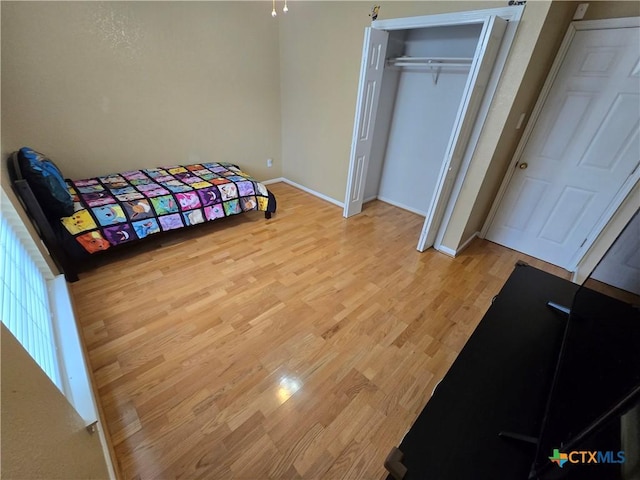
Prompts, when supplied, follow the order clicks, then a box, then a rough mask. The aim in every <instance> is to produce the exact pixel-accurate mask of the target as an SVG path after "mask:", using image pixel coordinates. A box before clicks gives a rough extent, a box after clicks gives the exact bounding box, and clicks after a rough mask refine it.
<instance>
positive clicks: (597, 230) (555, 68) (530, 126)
mask: <svg viewBox="0 0 640 480" xmlns="http://www.w3.org/2000/svg"><path fill="white" fill-rule="evenodd" d="M634 27H640V17H625V18H611V19H605V20H588V21H578V22H571V23H570V24H569V28H568V30H567V33H566V34H565V36H564V39H563V40H562V44H561V45H560V49H559V50H558V53H557V55H556V58H555V60H554V61H553V65H552V66H551V70H550V71H549V75H548V76H547V79H546V80H545V83H544V86H543V87H542V90H541V92H540V95H539V96H538V99H537V100H536V104H535V106H534V108H533V111H532V112H531V117H530V118H529V121H528V122H527V125H526V126H525V129H524V132H523V134H522V138H521V139H520V142H519V143H518V147H517V148H516V151H515V153H514V155H513V158H512V160H511V162H510V164H509V167H508V168H507V173H506V174H505V176H504V178H503V179H502V183H501V184H500V188H499V190H498V193H497V194H496V196H495V198H494V200H493V203H492V205H491V209H490V210H489V214H488V215H487V218H486V220H485V222H484V225H483V226H482V230H481V231H480V235H479V236H480V238H485V236H486V235H487V233H488V231H489V229H490V228H491V225H492V224H493V221H494V220H495V217H496V214H497V212H498V209H499V208H500V205H501V204H502V201H503V200H504V197H505V194H506V192H507V189H508V188H509V184H510V182H511V180H512V179H513V176H514V174H515V172H516V167H517V166H518V164H519V163H520V160H521V158H522V155H523V153H524V150H525V148H526V146H527V144H528V142H529V139H530V137H531V134H532V133H533V130H534V128H535V126H536V124H537V122H538V117H539V116H540V114H541V113H542V108H543V107H544V104H545V103H546V100H547V97H548V96H549V93H550V92H551V88H552V86H553V83H554V82H555V80H556V78H557V76H558V73H559V71H560V68H561V67H562V64H563V63H564V60H565V58H566V56H567V52H568V51H569V47H570V46H571V42H572V41H573V38H574V37H575V35H576V33H577V32H578V31H586V30H605V29H618V28H634ZM639 180H640V168H637V167H636V169H635V170H634V171H633V172H632V173H631V174H630V175H629V177H628V178H627V179H626V180H625V182H624V184H623V185H622V186H621V188H620V190H619V191H618V193H617V194H616V196H615V198H614V200H613V202H612V203H611V205H610V207H609V208H608V209H607V210H606V212H605V214H604V215H603V216H602V218H601V219H600V220H599V221H598V222H597V223H596V225H595V226H594V228H593V229H592V230H591V231H590V232H589V233H587V238H585V240H584V242H583V243H582V245H581V246H580V247H579V248H578V250H577V251H576V252H575V253H574V254H573V255H572V257H571V259H570V260H569V262H568V264H567V266H566V267H565V268H566V270H568V271H569V272H575V271H576V270H577V269H578V267H579V266H580V264H581V263H582V261H583V259H584V258H585V256H586V255H587V253H588V252H589V250H590V249H591V247H592V246H593V244H594V242H595V241H596V240H597V239H598V238H599V237H600V235H601V234H603V233H604V232H605V229H606V228H607V225H608V223H609V221H610V220H611V219H612V217H613V216H614V215H615V213H616V212H617V211H618V210H619V208H620V206H621V205H622V203H623V202H624V201H625V199H627V198H628V196H629V194H630V193H631V191H632V190H633V188H634V186H635V185H636V184H637V183H638V181H639Z"/></svg>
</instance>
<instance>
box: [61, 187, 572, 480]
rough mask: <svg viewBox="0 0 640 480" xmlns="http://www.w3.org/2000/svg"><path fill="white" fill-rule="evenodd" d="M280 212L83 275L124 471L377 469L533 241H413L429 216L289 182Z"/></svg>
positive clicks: (80, 309) (222, 225)
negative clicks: (356, 206) (431, 245)
mask: <svg viewBox="0 0 640 480" xmlns="http://www.w3.org/2000/svg"><path fill="white" fill-rule="evenodd" d="M270 189H271V190H272V191H273V192H274V193H275V195H276V196H277V198H278V213H277V215H276V216H275V217H274V218H272V219H271V220H268V221H267V220H264V218H262V216H261V215H260V214H258V213H255V215H254V214H252V213H250V214H247V215H243V216H239V217H237V218H231V219H225V220H224V221H220V222H219V223H218V222H216V223H218V224H216V223H214V224H211V225H207V226H203V228H198V229H195V230H196V231H195V232H194V231H187V232H184V233H183V234H181V236H179V237H175V236H174V237H172V239H171V242H170V244H168V245H165V246H163V247H162V248H157V245H154V244H149V245H147V246H146V247H145V248H138V249H136V252H135V253H136V254H135V255H133V254H128V255H127V256H125V257H122V258H121V259H116V260H112V261H110V262H108V263H105V264H104V265H102V266H100V267H99V268H97V269H95V270H92V271H90V272H88V273H84V274H82V275H81V279H80V281H79V282H77V283H74V284H72V287H71V288H72V293H73V297H74V301H75V306H76V309H77V315H78V321H79V323H80V324H81V329H82V334H83V336H84V340H85V342H86V347H87V350H88V354H89V359H90V364H91V369H92V371H93V373H94V378H95V382H96V387H97V389H98V392H99V402H100V404H101V407H102V409H103V412H104V415H105V420H106V427H107V430H108V433H109V435H110V438H111V441H112V443H113V445H114V448H115V452H116V456H117V463H118V467H119V469H120V473H121V476H122V478H125V479H174V478H181V479H186V478H188V479H191V478H203V479H218V478H219V479H231V478H238V479H298V478H304V479H346V478H349V479H356V478H362V479H376V480H378V479H381V478H384V476H385V473H384V468H383V461H384V458H385V456H386V454H387V453H388V451H389V449H390V448H391V447H392V446H394V445H397V444H398V443H399V442H400V440H401V439H402V437H403V435H404V434H405V432H406V431H407V429H408V428H409V427H410V426H411V424H412V422H413V421H414V420H415V418H416V416H417V414H418V413H419V412H420V411H421V409H422V408H423V407H424V405H425V404H426V402H427V401H428V399H429V396H430V394H431V392H432V390H433V388H434V386H435V384H436V383H437V382H438V381H439V380H440V379H441V378H442V377H443V375H444V374H445V373H446V371H447V369H448V368H449V366H450V365H451V363H452V362H453V361H454V359H455V358H456V355H457V354H458V353H459V352H460V349H461V348H462V347H463V345H464V344H465V341H466V340H467V338H468V337H469V335H470V334H471V333H472V332H473V330H474V328H475V327H476V325H477V324H478V322H479V321H480V319H481V318H482V316H483V314H484V312H485V311H486V309H487V308H488V307H489V304H490V301H491V298H492V297H493V296H494V295H496V294H497V293H498V291H499V290H500V287H501V286H502V284H503V283H504V281H505V280H506V279H507V277H508V276H509V274H510V272H511V271H512V269H513V265H514V263H515V262H516V261H517V260H518V259H522V260H525V261H526V262H528V263H530V264H532V265H534V266H537V267H539V268H543V269H544V270H547V271H551V272H552V273H555V274H559V275H561V276H563V277H565V278H567V276H566V275H565V274H564V271H563V270H559V269H557V268H556V267H551V266H548V265H546V264H544V263H543V262H539V261H536V260H534V259H532V258H529V257H527V256H525V255H522V254H518V253H517V252H513V251H511V250H508V249H506V248H503V247H500V246H497V245H495V244H492V243H490V242H486V241H483V240H475V241H474V242H473V243H472V244H471V246H470V247H469V248H468V249H467V250H465V251H464V253H463V254H461V255H460V256H459V257H457V258H455V259H453V258H450V257H447V256H445V255H443V254H441V253H438V252H436V251H434V250H433V249H432V250H430V251H427V252H425V253H419V252H417V251H416V249H415V247H416V244H417V241H418V236H419V233H420V229H421V225H422V218H421V217H418V216H417V215H414V214H412V213H408V212H406V211H403V210H399V209H397V208H395V207H392V206H389V205H387V204H385V203H382V202H378V201H374V202H371V203H369V204H367V205H365V208H364V211H363V213H362V214H360V215H358V216H355V217H352V218H350V219H348V220H347V219H344V218H343V217H342V210H341V209H339V208H338V207H336V206H334V205H331V204H329V203H326V202H324V201H322V200H319V199H317V198H315V197H313V196H310V195H309V194H307V193H304V192H301V191H299V190H297V189H295V188H293V187H290V186H288V185H285V184H274V185H271V186H270Z"/></svg>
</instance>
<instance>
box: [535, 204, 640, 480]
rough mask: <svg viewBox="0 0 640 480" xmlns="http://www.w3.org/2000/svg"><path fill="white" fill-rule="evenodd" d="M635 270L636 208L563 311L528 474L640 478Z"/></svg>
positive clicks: (638, 250)
mask: <svg viewBox="0 0 640 480" xmlns="http://www.w3.org/2000/svg"><path fill="white" fill-rule="evenodd" d="M625 265H626V266H628V267H630V268H629V269H627V270H628V271H625V268H626V267H625ZM638 272H640V214H639V213H638V212H636V214H635V215H634V216H633V218H632V219H631V220H630V221H629V223H628V224H627V226H626V227H625V228H624V230H623V231H622V233H621V234H620V235H619V236H618V238H617V240H616V241H615V242H614V244H613V245H612V246H611V248H609V249H608V251H607V253H606V254H605V255H604V256H603V258H602V260H601V261H600V262H599V263H598V265H597V266H596V268H595V269H594V270H593V272H592V273H591V274H590V275H589V277H588V278H587V280H585V282H584V283H583V284H582V285H581V286H580V288H579V289H578V290H577V292H576V294H575V296H574V298H573V302H572V305H571V306H570V308H569V309H568V311H567V312H566V313H567V314H568V317H567V320H566V327H565V332H564V337H563V341H562V346H561V349H560V353H559V355H558V361H557V366H556V371H555V374H554V377H553V381H552V386H551V390H550V394H549V397H548V401H547V405H546V409H545V414H544V417H543V420H542V427H541V431H540V434H539V436H538V441H537V447H536V456H535V459H534V462H533V465H532V467H531V473H530V476H529V478H530V479H536V480H557V479H567V480H591V479H598V480H600V479H601V480H640V273H638ZM621 279H622V280H623V281H621Z"/></svg>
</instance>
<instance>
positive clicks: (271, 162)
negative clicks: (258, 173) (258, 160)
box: [267, 158, 273, 168]
mask: <svg viewBox="0 0 640 480" xmlns="http://www.w3.org/2000/svg"><path fill="white" fill-rule="evenodd" d="M267 167H268V168H271V167H273V158H267Z"/></svg>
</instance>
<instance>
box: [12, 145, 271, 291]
mask: <svg viewBox="0 0 640 480" xmlns="http://www.w3.org/2000/svg"><path fill="white" fill-rule="evenodd" d="M7 163H8V171H9V178H10V180H11V187H12V189H13V191H14V192H15V194H16V196H17V197H18V200H19V201H20V203H21V205H22V207H23V208H24V211H25V212H26V214H27V216H28V217H29V220H31V223H32V224H33V227H34V228H35V229H36V232H37V233H38V235H39V236H40V238H41V239H42V242H43V243H44V245H45V247H46V248H47V250H48V251H49V255H50V256H51V258H52V259H53V261H54V263H55V265H56V267H57V268H58V269H59V270H60V272H62V273H63V274H64V278H65V279H66V280H67V282H77V281H78V280H79V277H78V272H79V271H80V268H79V267H80V265H79V263H78V262H77V261H75V259H74V258H72V257H71V256H70V255H68V254H67V252H66V251H65V250H64V248H63V247H62V245H61V243H60V241H59V239H58V236H57V235H56V232H55V230H54V228H53V226H52V225H51V221H50V220H49V218H48V217H47V215H46V214H45V213H44V211H43V210H42V206H41V205H40V203H39V202H38V200H37V198H36V196H35V194H34V193H33V190H32V189H31V187H30V186H29V183H28V182H27V180H26V179H25V177H24V176H23V174H22V171H21V169H20V164H19V163H18V152H13V153H12V154H11V155H10V156H9V158H8V162H7ZM275 211H276V199H275V197H274V196H273V194H272V193H271V192H269V204H268V207H267V211H266V212H265V213H264V216H265V218H266V219H269V218H271V214H272V213H274V212H275ZM112 248H116V247H112ZM109 250H111V249H109ZM94 255H95V254H94Z"/></svg>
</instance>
